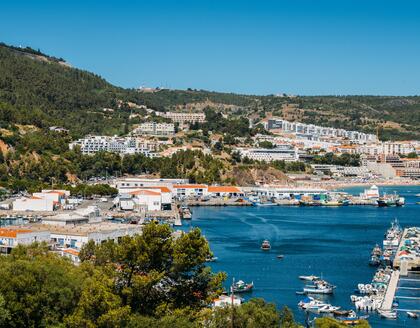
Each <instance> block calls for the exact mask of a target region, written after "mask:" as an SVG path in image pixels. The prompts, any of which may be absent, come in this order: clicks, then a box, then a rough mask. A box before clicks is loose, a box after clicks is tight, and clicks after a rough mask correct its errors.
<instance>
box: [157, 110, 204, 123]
mask: <svg viewBox="0 0 420 328" xmlns="http://www.w3.org/2000/svg"><path fill="white" fill-rule="evenodd" d="M156 115H158V116H163V117H166V118H169V119H171V120H172V121H173V122H176V123H180V124H184V123H196V122H198V123H203V122H205V121H206V115H205V114H204V113H177V112H156Z"/></svg>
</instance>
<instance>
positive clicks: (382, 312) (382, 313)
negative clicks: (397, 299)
mask: <svg viewBox="0 0 420 328" xmlns="http://www.w3.org/2000/svg"><path fill="white" fill-rule="evenodd" d="M378 313H379V315H380V316H381V317H383V318H386V319H397V312H396V311H385V310H378Z"/></svg>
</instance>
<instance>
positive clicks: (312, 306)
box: [298, 296, 328, 310]
mask: <svg viewBox="0 0 420 328" xmlns="http://www.w3.org/2000/svg"><path fill="white" fill-rule="evenodd" d="M326 305H328V304H326V303H324V302H322V301H320V300H317V299H315V298H313V297H310V296H308V297H306V298H304V299H303V300H301V301H300V302H299V303H298V306H299V307H301V308H302V309H304V310H318V309H319V308H321V307H324V306H326Z"/></svg>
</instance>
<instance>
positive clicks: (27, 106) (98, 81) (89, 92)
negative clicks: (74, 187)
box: [0, 43, 420, 139]
mask: <svg viewBox="0 0 420 328" xmlns="http://www.w3.org/2000/svg"><path fill="white" fill-rule="evenodd" d="M34 59H37V60H34ZM124 102H133V103H136V104H139V105H146V106H147V107H149V108H153V109H155V110H158V111H166V110H188V111H191V110H196V111H201V110H203V109H204V107H205V106H206V105H207V104H208V106H209V107H212V106H214V107H215V109H217V110H220V111H224V112H225V113H226V114H228V115H244V116H246V117H248V118H250V119H252V120H253V121H255V122H257V121H258V120H259V119H262V118H264V117H266V115H267V114H271V115H274V116H285V117H287V118H288V119H290V120H300V121H302V122H304V123H313V124H318V125H325V126H332V127H339V128H345V129H351V130H360V131H364V132H371V133H376V130H377V129H378V128H379V132H380V137H381V138H383V139H420V97H418V96H413V97H397V96H297V97H293V98H289V97H284V96H283V97H279V96H275V95H267V96H258V95H240V94H234V93H223V92H212V91H206V90H193V89H188V90H166V89H163V90H160V91H157V92H153V93H144V92H143V93H142V92H137V91H136V90H134V89H123V88H120V87H117V86H114V85H112V84H110V83H109V82H107V81H106V80H105V79H103V78H101V77H100V76H99V75H96V74H93V73H90V72H87V71H84V70H80V69H77V68H72V67H69V65H68V64H66V62H65V61H64V59H63V58H56V57H53V56H50V55H47V54H44V53H42V52H41V51H39V50H34V49H32V48H30V47H26V48H21V47H14V46H8V45H5V44H4V43H0V110H2V111H5V110H6V109H7V113H8V114H7V115H4V113H3V114H1V113H0V121H4V122H10V123H19V124H33V125H35V126H38V127H45V126H52V125H55V126H63V127H65V128H68V129H70V131H71V133H72V134H74V135H83V134H88V133H92V134H95V133H98V134H99V133H104V134H115V133H123V132H124V130H127V127H129V126H130V124H131V123H132V122H131V120H130V118H129V117H130V112H131V110H132V109H131V108H129V106H124V105H121V104H124ZM291 103H293V104H296V107H295V108H296V109H295V110H294V109H292V110H290V109H289V107H287V106H285V105H287V104H291ZM213 104H214V105H213ZM103 108H114V109H118V110H115V111H114V112H106V113H105V112H104V111H103V110H102V109H103ZM285 108H286V109H287V110H286V111H284V110H285Z"/></svg>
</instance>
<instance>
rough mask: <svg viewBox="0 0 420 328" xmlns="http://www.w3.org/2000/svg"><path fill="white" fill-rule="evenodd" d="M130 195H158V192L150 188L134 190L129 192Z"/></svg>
mask: <svg viewBox="0 0 420 328" xmlns="http://www.w3.org/2000/svg"><path fill="white" fill-rule="evenodd" d="M129 194H130V195H143V196H159V195H160V193H158V192H156V191H150V190H135V191H132V192H130V193H129Z"/></svg>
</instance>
